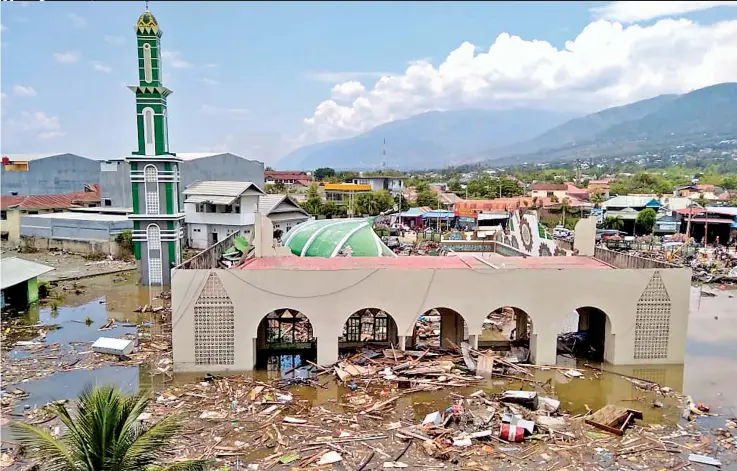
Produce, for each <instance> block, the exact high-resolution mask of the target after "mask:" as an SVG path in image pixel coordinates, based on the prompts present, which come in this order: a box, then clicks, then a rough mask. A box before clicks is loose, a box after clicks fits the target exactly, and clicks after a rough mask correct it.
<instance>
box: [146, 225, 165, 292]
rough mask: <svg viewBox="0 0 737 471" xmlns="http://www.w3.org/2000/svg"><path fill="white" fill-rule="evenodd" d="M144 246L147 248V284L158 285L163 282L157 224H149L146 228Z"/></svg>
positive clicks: (159, 237) (159, 230)
mask: <svg viewBox="0 0 737 471" xmlns="http://www.w3.org/2000/svg"><path fill="white" fill-rule="evenodd" d="M146 245H147V246H148V282H149V284H150V285H154V284H159V285H160V284H162V283H163V281H164V272H163V265H162V262H161V229H160V228H159V226H158V225H157V224H149V225H148V227H147V228H146Z"/></svg>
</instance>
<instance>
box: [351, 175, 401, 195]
mask: <svg viewBox="0 0 737 471" xmlns="http://www.w3.org/2000/svg"><path fill="white" fill-rule="evenodd" d="M353 184H354V185H371V191H382V190H386V191H388V192H389V193H391V194H392V196H396V195H398V194H400V193H402V191H403V190H404V177H363V176H361V177H358V178H354V179H353Z"/></svg>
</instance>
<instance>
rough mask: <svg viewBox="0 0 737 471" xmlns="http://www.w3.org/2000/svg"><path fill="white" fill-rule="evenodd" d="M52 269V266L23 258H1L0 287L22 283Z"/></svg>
mask: <svg viewBox="0 0 737 471" xmlns="http://www.w3.org/2000/svg"><path fill="white" fill-rule="evenodd" d="M53 269H54V267H50V266H48V265H42V264H40V263H36V262H31V261H29V260H23V259H22V258H17V257H13V258H3V259H2V260H0V278H1V279H0V289H5V288H9V287H11V286H15V285H17V284H19V283H23V282H24V281H28V280H30V279H32V278H36V277H37V276H40V275H43V274H44V273H48V272H50V271H51V270H53Z"/></svg>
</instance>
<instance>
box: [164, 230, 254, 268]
mask: <svg viewBox="0 0 737 471" xmlns="http://www.w3.org/2000/svg"><path fill="white" fill-rule="evenodd" d="M239 235H240V233H239V232H234V233H232V234H230V235H229V236H228V237H226V238H225V239H223V240H221V241H220V242H218V243H216V244H214V245H211V246H209V247H208V248H206V249H205V250H203V251H202V252H200V253H198V254H197V255H195V256H194V257H192V258H190V259H189V260H185V261H184V262H182V263H181V264H179V265H177V266H176V267H174V269H175V270H206V269H210V268H217V267H218V260H220V256H221V255H223V253H224V252H225V251H226V250H228V249H229V248H231V247H232V246H233V240H234V239H235V238H236V236H239Z"/></svg>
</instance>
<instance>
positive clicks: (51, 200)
mask: <svg viewBox="0 0 737 471" xmlns="http://www.w3.org/2000/svg"><path fill="white" fill-rule="evenodd" d="M88 186H89V187H90V189H91V190H92V191H75V192H73V193H62V194H59V195H26V196H22V195H20V196H12V195H3V196H0V207H1V208H2V209H10V208H18V209H64V208H69V207H71V206H74V205H75V204H84V203H96V202H98V201H100V185H98V184H90V185H88Z"/></svg>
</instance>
